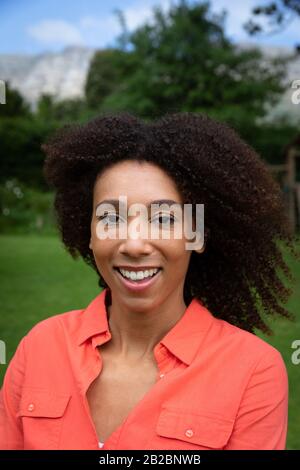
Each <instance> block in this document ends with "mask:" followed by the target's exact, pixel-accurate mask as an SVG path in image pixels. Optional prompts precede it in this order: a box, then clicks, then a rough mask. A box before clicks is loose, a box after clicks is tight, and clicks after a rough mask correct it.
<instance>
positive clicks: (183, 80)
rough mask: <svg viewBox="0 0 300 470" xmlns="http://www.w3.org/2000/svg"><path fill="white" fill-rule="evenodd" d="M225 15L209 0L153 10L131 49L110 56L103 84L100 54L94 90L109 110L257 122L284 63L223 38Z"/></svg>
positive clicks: (273, 95) (275, 91) (277, 90)
mask: <svg viewBox="0 0 300 470" xmlns="http://www.w3.org/2000/svg"><path fill="white" fill-rule="evenodd" d="M224 20H225V15H224V14H221V15H213V14H212V13H211V12H210V6H209V3H201V4H195V5H192V6H190V5H188V4H187V3H186V2H185V1H181V2H180V4H179V5H177V6H174V5H173V6H172V7H171V8H170V10H169V11H168V12H167V13H163V11H162V10H161V9H160V8H159V7H157V8H155V9H154V19H153V21H152V22H151V24H147V23H146V24H144V25H142V26H141V27H139V28H137V29H136V30H135V31H133V32H132V33H131V34H130V35H129V36H128V43H129V44H128V45H127V46H129V47H127V48H125V47H123V48H122V50H120V51H118V52H116V51H114V52H113V53H111V54H110V55H109V54H106V55H105V60H106V61H108V63H106V67H107V70H109V71H110V72H109V74H107V78H106V80H105V83H104V84H103V83H102V81H101V80H100V79H99V76H100V75H98V76H97V75H96V73H97V74H100V73H101V67H100V62H101V61H100V60H99V61H98V66H97V67H96V66H95V63H96V59H95V62H94V64H93V65H92V67H91V70H90V73H89V83H91V84H93V85H91V86H90V90H89V93H91V95H90V96H92V92H93V93H94V97H93V100H94V102H98V103H101V108H100V109H101V110H105V111H106V110H112V111H116V110H127V111H132V112H135V113H136V114H138V115H141V116H143V117H145V118H153V117H155V116H159V115H162V114H164V113H166V112H172V111H199V112H206V113H207V114H210V115H212V116H214V117H216V118H219V119H223V120H226V121H227V122H229V123H230V124H232V125H234V126H236V127H237V128H238V129H241V128H244V127H249V126H250V125H253V123H254V122H255V121H256V120H257V118H258V117H263V116H264V115H265V114H266V103H268V104H269V105H270V104H271V105H272V104H274V103H275V102H276V100H277V99H278V98H279V96H280V95H281V93H282V90H283V84H282V79H283V77H284V75H285V62H284V61H281V60H279V59H266V58H264V57H263V56H262V54H261V52H260V51H259V50H256V49H247V50H245V49H244V50H242V49H240V48H238V47H236V46H234V45H233V44H232V43H231V42H230V41H229V40H228V39H227V38H226V36H225V33H224ZM98 57H101V56H98ZM103 57H104V56H102V58H101V60H103ZM116 57H118V60H116ZM120 58H122V59H121V60H120ZM102 77H105V74H104V73H102ZM112 77H114V78H112ZM97 81H98V85H97V86H98V88H97V86H96V84H97ZM104 85H105V86H104ZM92 90H93V91H92ZM97 90H98V91H97ZM101 90H102V91H101Z"/></svg>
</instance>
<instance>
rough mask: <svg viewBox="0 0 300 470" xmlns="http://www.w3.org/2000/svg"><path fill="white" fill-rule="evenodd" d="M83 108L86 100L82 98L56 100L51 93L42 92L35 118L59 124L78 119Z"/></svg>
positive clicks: (84, 108) (83, 110)
mask: <svg viewBox="0 0 300 470" xmlns="http://www.w3.org/2000/svg"><path fill="white" fill-rule="evenodd" d="M85 110H86V102H85V100H83V99H79V98H76V99H75V98H73V99H65V100H60V101H56V100H55V99H54V98H53V96H52V95H48V94H43V95H41V96H40V98H39V100H38V104H37V111H36V118H37V119H41V120H44V121H46V122H52V123H53V125H55V124H58V125H59V124H61V123H66V122H74V121H78V120H80V118H81V115H82V114H83V113H84V112H85Z"/></svg>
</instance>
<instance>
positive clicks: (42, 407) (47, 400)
mask: <svg viewBox="0 0 300 470" xmlns="http://www.w3.org/2000/svg"><path fill="white" fill-rule="evenodd" d="M70 396H71V395H70V394H60V393H55V392H51V391H49V390H47V389H36V388H29V387H28V388H27V387H26V388H25V389H23V393H22V397H21V400H20V407H19V412H18V416H30V417H46V418H59V417H61V416H63V414H64V412H65V409H66V407H67V404H68V402H69V399H70Z"/></svg>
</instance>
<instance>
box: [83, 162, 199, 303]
mask: <svg viewBox="0 0 300 470" xmlns="http://www.w3.org/2000/svg"><path fill="white" fill-rule="evenodd" d="M120 196H123V197H124V196H125V197H126V198H127V199H125V198H124V199H123V201H124V200H126V201H127V210H126V212H123V213H121V212H120V213H119V203H118V201H119V197H120ZM107 200H116V208H115V209H114V208H113V206H112V208H110V206H107V205H105V203H104V202H103V201H107ZM158 200H170V201H174V202H175V203H178V204H182V202H183V201H182V198H181V195H180V193H179V191H178V189H177V187H176V185H175V183H174V181H173V180H172V179H171V178H170V177H169V176H168V175H167V174H166V173H165V172H164V171H163V170H162V169H161V168H160V167H158V166H156V165H154V164H151V163H148V162H142V163H141V162H137V161H130V160H126V161H123V162H120V163H117V164H115V165H113V166H112V167H110V168H108V169H106V170H105V171H104V172H103V173H101V174H100V175H99V176H98V178H97V180H96V182H95V186H94V194H93V216H92V220H91V241H90V245H89V246H90V249H91V250H92V251H93V254H94V258H95V262H96V265H97V268H98V271H99V272H100V274H101V276H102V277H103V278H104V280H105V281H106V283H107V285H108V286H109V288H110V289H111V292H112V297H113V298H117V299H118V302H121V304H122V305H124V306H126V307H127V308H130V309H134V310H136V311H137V310H148V309H153V308H155V307H158V306H159V305H162V304H163V302H164V301H165V300H166V299H167V298H168V297H169V296H170V295H171V296H173V297H174V298H176V299H178V298H180V299H183V286H184V280H185V276H186V273H187V269H188V265H189V260H190V255H191V251H190V250H186V247H185V243H186V238H185V237H184V233H183V236H182V237H181V238H178V239H176V238H175V237H174V236H173V237H172V236H171V235H172V231H174V225H173V222H172V217H173V215H174V211H172V210H170V209H169V210H165V209H164V210H161V209H157V210H154V211H152V212H151V207H150V206H149V205H150V204H151V203H152V202H153V201H158ZM136 203H138V204H142V205H143V207H144V206H145V208H146V206H149V209H147V212H146V214H147V217H146V218H142V217H141V213H140V212H137V213H136V215H128V217H127V226H126V225H125V219H124V214H125V217H126V215H127V214H128V212H127V211H128V210H129V208H130V206H131V205H132V204H136ZM99 204H100V205H99ZM157 204H158V203H157ZM118 214H119V215H120V214H121V217H119V216H118ZM137 222H140V225H139V227H140V229H141V228H142V227H143V228H144V229H145V228H147V229H148V232H147V236H146V237H145V235H143V236H141V235H137V234H136V233H137V232H135V233H134V228H137V227H138V225H137ZM169 222H170V225H169V226H168V223H169ZM174 223H176V221H175V222H174ZM177 223H179V222H177ZM181 223H182V222H181ZM151 226H152V227H153V228H155V234H156V237H153V236H151V233H150V228H151ZM99 230H100V232H101V233H102V234H103V233H104V234H106V235H109V234H110V237H108V236H107V237H106V238H104V237H102V238H103V239H100V238H99V233H100V232H99ZM122 230H125V231H123V232H122ZM121 232H122V233H123V234H124V233H125V234H126V236H125V237H124V235H123V238H121V237H120V236H118V235H119V234H120V233H121ZM163 232H164V234H165V238H162V234H163ZM168 233H169V235H170V236H168ZM157 234H158V235H159V236H157ZM167 237H168V238H167ZM120 269H121V270H122V273H121V271H120ZM151 269H155V270H157V269H158V271H157V272H156V271H150V270H151ZM138 271H139V274H136V273H137V272H138ZM147 271H148V272H147ZM149 271H150V272H149ZM155 272H156V273H155ZM124 276H125V277H126V278H124ZM128 276H129V278H130V279H128ZM136 277H137V278H142V279H136V280H134V278H136Z"/></svg>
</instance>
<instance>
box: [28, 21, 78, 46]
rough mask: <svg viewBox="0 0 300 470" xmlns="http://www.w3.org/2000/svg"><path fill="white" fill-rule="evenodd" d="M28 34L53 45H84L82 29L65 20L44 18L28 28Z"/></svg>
mask: <svg viewBox="0 0 300 470" xmlns="http://www.w3.org/2000/svg"><path fill="white" fill-rule="evenodd" d="M27 32H28V34H29V35H30V36H31V37H33V38H34V39H36V40H37V41H39V42H41V43H43V44H48V45H53V44H60V45H62V46H66V45H78V44H80V45H82V44H83V43H84V39H83V37H82V34H81V32H80V30H79V29H78V28H77V27H76V26H74V25H72V24H71V23H68V22H67V21H64V20H59V19H58V20H42V21H40V22H39V23H37V24H35V25H32V26H30V27H29V28H28V29H27Z"/></svg>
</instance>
